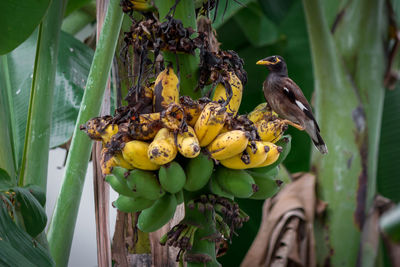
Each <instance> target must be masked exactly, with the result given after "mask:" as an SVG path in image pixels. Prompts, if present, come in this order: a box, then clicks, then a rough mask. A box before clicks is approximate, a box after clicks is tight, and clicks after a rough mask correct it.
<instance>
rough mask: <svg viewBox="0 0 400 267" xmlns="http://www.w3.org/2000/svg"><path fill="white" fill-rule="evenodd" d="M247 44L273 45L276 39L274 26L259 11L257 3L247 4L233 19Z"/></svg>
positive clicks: (276, 31)
mask: <svg viewBox="0 0 400 267" xmlns="http://www.w3.org/2000/svg"><path fill="white" fill-rule="evenodd" d="M233 18H234V19H235V21H236V22H237V25H239V27H240V29H241V30H242V32H243V33H244V35H246V37H247V39H248V40H249V42H250V43H251V44H252V45H253V46H255V47H260V46H264V45H269V44H273V43H275V42H276V41H277V40H278V38H279V35H278V29H277V27H276V25H275V24H274V23H273V22H272V21H271V20H269V19H268V18H267V17H266V16H265V15H264V13H262V11H261V7H260V5H259V4H258V3H257V2H254V3H249V4H248V5H247V8H242V9H241V10H240V11H239V12H237V13H236V14H235V16H234V17H233Z"/></svg>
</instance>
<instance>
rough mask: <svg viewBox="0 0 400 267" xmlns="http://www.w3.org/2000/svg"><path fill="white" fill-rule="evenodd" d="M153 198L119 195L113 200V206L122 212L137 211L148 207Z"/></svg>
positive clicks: (152, 202) (151, 203)
mask: <svg viewBox="0 0 400 267" xmlns="http://www.w3.org/2000/svg"><path fill="white" fill-rule="evenodd" d="M154 202H155V200H150V199H146V198H143V197H137V198H133V197H127V196H124V195H120V196H119V197H118V198H117V200H115V201H114V202H113V206H114V207H116V208H117V209H118V210H120V211H123V212H128V213H129V212H138V211H141V210H144V209H147V208H150V207H151V206H152V205H153V204H154Z"/></svg>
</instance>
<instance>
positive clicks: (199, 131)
mask: <svg viewBox="0 0 400 267" xmlns="http://www.w3.org/2000/svg"><path fill="white" fill-rule="evenodd" d="M226 117H227V113H226V111H225V108H223V107H222V106H221V105H220V104H218V103H215V102H210V103H208V104H207V105H206V106H205V107H204V109H203V111H202V112H201V114H200V117H199V118H198V119H197V122H196V124H195V126H194V131H195V133H196V136H197V138H198V139H199V142H200V146H201V147H204V146H207V145H208V144H210V143H211V142H212V141H213V140H214V138H215V137H216V136H217V135H218V134H219V132H220V131H221V129H222V128H223V127H224V123H225V120H226Z"/></svg>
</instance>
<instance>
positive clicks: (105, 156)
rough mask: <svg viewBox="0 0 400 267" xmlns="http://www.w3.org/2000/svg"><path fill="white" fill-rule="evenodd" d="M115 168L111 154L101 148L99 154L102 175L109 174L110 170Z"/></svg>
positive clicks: (106, 149)
mask: <svg viewBox="0 0 400 267" xmlns="http://www.w3.org/2000/svg"><path fill="white" fill-rule="evenodd" d="M114 166H117V164H116V162H115V160H114V157H113V155H112V153H110V151H109V150H108V148H105V147H103V148H102V149H101V153H100V168H101V172H102V173H103V175H107V174H110V173H111V171H112V168H113V167H114Z"/></svg>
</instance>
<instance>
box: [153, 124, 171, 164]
mask: <svg viewBox="0 0 400 267" xmlns="http://www.w3.org/2000/svg"><path fill="white" fill-rule="evenodd" d="M177 153H178V148H177V146H176V144H175V138H174V134H173V133H172V132H171V131H170V130H169V129H167V128H162V129H161V130H160V131H158V133H157V135H156V136H155V137H154V140H153V141H152V142H151V143H150V145H149V148H148V151H147V156H148V158H149V159H150V161H151V162H153V163H154V164H157V165H164V164H166V163H168V162H171V161H172V160H173V159H174V158H175V157H176V154H177Z"/></svg>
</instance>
